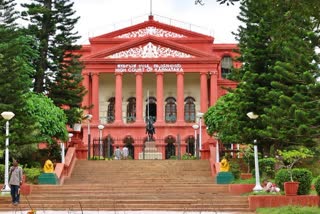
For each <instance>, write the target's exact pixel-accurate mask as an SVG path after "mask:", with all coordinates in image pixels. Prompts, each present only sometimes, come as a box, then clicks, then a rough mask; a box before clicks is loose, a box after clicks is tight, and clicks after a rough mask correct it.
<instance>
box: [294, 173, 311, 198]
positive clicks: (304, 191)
mask: <svg viewBox="0 0 320 214" xmlns="http://www.w3.org/2000/svg"><path fill="white" fill-rule="evenodd" d="M292 177H293V180H294V181H298V182H300V184H299V189H298V195H308V194H309V193H310V190H311V183H312V172H311V171H310V170H308V169H299V168H295V169H293V170H292Z"/></svg>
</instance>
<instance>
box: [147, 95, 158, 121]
mask: <svg viewBox="0 0 320 214" xmlns="http://www.w3.org/2000/svg"><path fill="white" fill-rule="evenodd" d="M146 102H147V105H146V122H147V121H148V119H152V121H153V122H156V120H157V99H156V98H155V97H148V98H147V100H146Z"/></svg>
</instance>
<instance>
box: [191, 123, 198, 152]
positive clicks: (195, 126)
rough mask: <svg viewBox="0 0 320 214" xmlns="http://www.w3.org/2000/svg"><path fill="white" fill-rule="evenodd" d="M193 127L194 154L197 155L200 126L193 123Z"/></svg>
mask: <svg viewBox="0 0 320 214" xmlns="http://www.w3.org/2000/svg"><path fill="white" fill-rule="evenodd" d="M192 128H193V129H194V156H195V157H197V142H198V141H197V130H198V128H199V125H198V124H193V125H192Z"/></svg>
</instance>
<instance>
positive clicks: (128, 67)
mask: <svg viewBox="0 0 320 214" xmlns="http://www.w3.org/2000/svg"><path fill="white" fill-rule="evenodd" d="M182 71H183V68H182V65H181V64H117V65H116V68H115V72H182Z"/></svg>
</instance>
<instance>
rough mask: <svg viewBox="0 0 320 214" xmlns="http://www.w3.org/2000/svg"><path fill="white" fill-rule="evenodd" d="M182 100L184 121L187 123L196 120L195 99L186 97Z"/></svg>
mask: <svg viewBox="0 0 320 214" xmlns="http://www.w3.org/2000/svg"><path fill="white" fill-rule="evenodd" d="M184 102H185V104H184V121H185V122H187V123H194V122H195V121H196V105H195V104H194V102H195V99H194V98H193V97H187V98H186V99H185V100H184Z"/></svg>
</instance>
